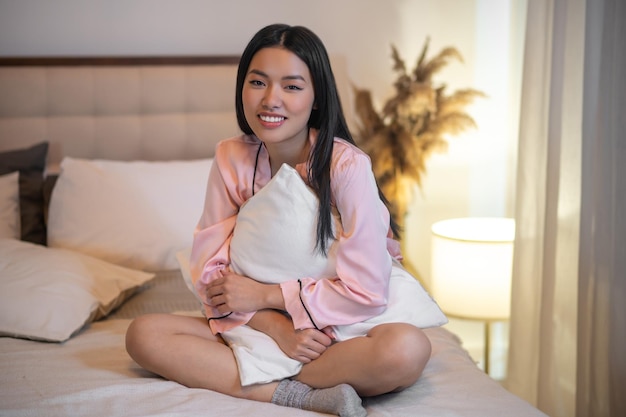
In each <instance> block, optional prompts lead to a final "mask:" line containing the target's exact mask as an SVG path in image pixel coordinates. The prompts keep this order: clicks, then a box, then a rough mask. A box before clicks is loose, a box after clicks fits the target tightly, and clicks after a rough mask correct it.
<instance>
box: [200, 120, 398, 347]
mask: <svg viewBox="0 0 626 417" xmlns="http://www.w3.org/2000/svg"><path fill="white" fill-rule="evenodd" d="M309 136H310V137H309V140H310V141H311V142H312V143H313V142H314V141H315V139H316V137H317V131H315V130H311V133H310V135H309ZM259 147H260V148H259ZM257 152H259V153H258V163H257V164H256V175H255V173H254V171H255V160H256V158H257ZM295 168H296V170H297V171H298V172H299V173H300V175H301V177H302V178H303V179H304V181H305V183H308V181H307V174H306V172H307V164H305V163H303V164H299V165H298V166H296V167H295ZM253 178H254V181H255V184H254V191H255V192H258V191H259V190H260V189H261V188H262V187H263V186H264V185H266V184H267V183H268V182H269V181H270V179H271V169H270V161H269V155H268V153H267V151H266V149H265V147H264V146H262V145H261V142H260V140H259V139H258V138H256V137H255V136H248V135H242V136H237V137H233V138H230V139H226V140H223V141H221V142H220V143H219V144H218V145H217V148H216V152H215V159H214V162H213V165H212V168H211V172H210V174H209V179H208V184H207V192H206V198H205V203H204V210H203V212H202V215H201V217H200V220H199V222H198V225H197V227H196V230H195V232H194V240H193V247H192V253H191V260H190V264H191V276H192V280H193V282H194V285H195V288H196V290H197V291H198V294H199V295H200V297H201V298H202V299H203V300H204V308H205V312H206V315H207V317H208V318H209V319H210V320H209V324H210V327H211V331H212V332H213V333H214V334H217V333H221V332H224V331H227V330H229V329H232V328H234V327H236V326H239V325H242V324H245V323H247V322H248V321H249V320H250V319H251V318H252V316H253V315H254V312H252V313H240V312H233V313H231V314H230V315H228V316H226V317H222V318H219V317H220V316H221V315H220V313H219V312H218V311H217V310H216V309H214V308H213V307H212V306H211V305H210V304H209V302H208V300H207V298H206V286H207V284H208V283H210V282H211V281H213V280H214V279H217V278H218V277H219V276H220V274H219V272H218V271H220V270H222V269H224V268H227V267H228V266H229V264H230V256H229V247H230V241H231V238H232V235H233V229H234V227H235V222H236V220H237V213H238V211H239V207H241V205H242V204H243V203H244V202H245V201H246V200H248V199H249V198H250V197H252V195H253V189H252V187H253V185H252V181H253ZM331 189H332V191H331V195H332V200H331V204H333V205H334V206H335V207H336V208H337V210H338V212H339V215H340V218H341V223H342V229H343V230H342V232H341V234H340V235H339V236H335V237H336V239H337V240H338V242H337V252H336V271H337V277H335V278H329V279H321V280H317V281H316V280H315V279H313V278H311V277H293V279H291V280H289V281H287V282H283V283H282V284H280V287H281V291H282V295H283V298H284V300H285V308H286V311H287V313H288V314H289V315H290V316H291V318H292V320H293V324H294V328H296V329H305V328H318V329H320V330H325V331H326V332H327V333H329V334H331V335H332V331H330V330H329V329H328V326H332V325H345V324H352V323H357V322H360V321H363V320H366V319H368V318H371V317H374V316H376V315H378V314H380V313H381V312H383V311H384V310H385V308H386V305H387V293H388V287H389V277H390V274H391V263H392V257H393V258H396V259H401V255H400V250H399V247H400V246H399V243H398V242H397V241H395V240H393V238H392V232H391V230H390V227H389V212H388V210H387V208H386V207H385V205H384V203H383V202H382V201H381V200H380V198H379V196H378V189H377V187H376V183H375V179H374V175H373V173H372V168H371V162H370V159H369V157H368V156H367V155H366V154H365V153H364V152H362V151H361V150H360V149H358V148H357V147H355V146H353V145H351V144H349V143H348V142H346V141H344V140H342V139H339V138H335V139H334V150H333V158H332V164H331ZM211 318H213V319H211Z"/></svg>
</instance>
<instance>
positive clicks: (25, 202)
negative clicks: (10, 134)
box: [0, 142, 48, 245]
mask: <svg viewBox="0 0 626 417" xmlns="http://www.w3.org/2000/svg"><path fill="white" fill-rule="evenodd" d="M47 158H48V142H42V143H39V144H37V145H33V146H31V147H29V148H24V149H17V150H11V151H5V152H0V175H4V174H9V173H11V172H15V171H18V172H19V175H20V180H19V187H20V223H21V224H20V226H21V227H20V233H21V240H24V241H27V242H32V243H38V244H40V245H45V244H46V240H47V236H46V225H45V219H44V197H43V183H44V170H45V169H46V160H47Z"/></svg>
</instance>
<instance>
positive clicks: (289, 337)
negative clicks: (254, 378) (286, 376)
mask: <svg viewBox="0 0 626 417" xmlns="http://www.w3.org/2000/svg"><path fill="white" fill-rule="evenodd" d="M248 325H249V326H250V327H252V328H253V329H255V330H258V331H260V332H263V333H265V334H267V335H268V336H270V337H271V338H272V339H274V341H276V343H277V344H278V346H279V347H280V349H281V350H282V351H283V352H285V354H286V355H287V356H289V357H290V358H292V359H295V360H297V361H299V362H302V363H309V362H311V361H313V360H315V359H317V358H319V357H320V355H321V354H322V353H324V351H325V350H326V348H328V346H330V344H331V343H332V340H331V338H330V337H328V336H327V335H326V334H325V333H324V332H321V331H319V330H316V329H303V330H296V329H294V328H293V323H292V321H291V319H290V318H289V317H288V316H286V315H285V314H283V313H281V312H279V311H275V310H262V311H258V312H257V313H256V314H255V315H254V317H253V318H252V319H251V320H250V322H248Z"/></svg>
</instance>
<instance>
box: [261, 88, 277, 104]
mask: <svg viewBox="0 0 626 417" xmlns="http://www.w3.org/2000/svg"><path fill="white" fill-rule="evenodd" d="M280 105H281V98H280V91H278V88H277V87H274V86H270V87H268V88H267V89H266V90H265V96H264V97H263V106H264V107H265V108H268V109H275V108H278V107H280Z"/></svg>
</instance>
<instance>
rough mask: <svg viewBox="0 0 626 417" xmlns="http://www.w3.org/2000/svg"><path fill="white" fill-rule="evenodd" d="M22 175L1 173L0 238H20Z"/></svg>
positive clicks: (16, 172)
mask: <svg viewBox="0 0 626 417" xmlns="http://www.w3.org/2000/svg"><path fill="white" fill-rule="evenodd" d="M19 179H20V175H19V172H18V171H15V172H12V173H10V174H6V175H0V238H9V239H19V238H20V185H19Z"/></svg>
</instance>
